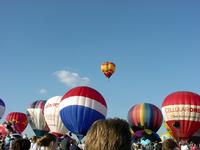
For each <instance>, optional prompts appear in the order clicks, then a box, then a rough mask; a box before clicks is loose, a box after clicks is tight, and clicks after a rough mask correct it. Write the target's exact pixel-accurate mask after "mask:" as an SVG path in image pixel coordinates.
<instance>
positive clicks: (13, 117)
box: [6, 112, 28, 134]
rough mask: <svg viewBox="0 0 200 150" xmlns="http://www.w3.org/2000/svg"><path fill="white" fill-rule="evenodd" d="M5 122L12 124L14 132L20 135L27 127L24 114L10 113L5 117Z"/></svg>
mask: <svg viewBox="0 0 200 150" xmlns="http://www.w3.org/2000/svg"><path fill="white" fill-rule="evenodd" d="M6 122H7V123H10V124H12V126H13V128H14V130H15V131H17V132H18V133H20V134H21V133H22V132H23V131H24V130H25V128H26V127H27V125H28V121H27V117H26V114H24V113H22V112H11V113H9V114H8V115H7V116H6Z"/></svg>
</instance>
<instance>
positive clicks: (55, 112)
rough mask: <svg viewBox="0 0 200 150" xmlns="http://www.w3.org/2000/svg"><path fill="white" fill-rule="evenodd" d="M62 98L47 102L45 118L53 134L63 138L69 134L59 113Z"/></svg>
mask: <svg viewBox="0 0 200 150" xmlns="http://www.w3.org/2000/svg"><path fill="white" fill-rule="evenodd" d="M61 98H62V96H54V97H51V98H50V99H48V100H47V102H46V104H45V106H44V118H45V120H46V122H47V125H48V126H49V129H50V131H51V133H53V134H54V135H56V136H62V135H64V134H66V133H67V129H66V128H65V126H64V124H63V122H62V120H61V118H60V112H59V104H60V101H61Z"/></svg>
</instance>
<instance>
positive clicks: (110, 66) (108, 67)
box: [101, 62, 116, 78]
mask: <svg viewBox="0 0 200 150" xmlns="http://www.w3.org/2000/svg"><path fill="white" fill-rule="evenodd" d="M115 70H116V66H115V64H114V63H112V62H105V63H103V64H102V65H101V71H102V72H103V73H104V75H105V76H106V77H107V78H110V77H111V76H112V74H113V73H114V72H115Z"/></svg>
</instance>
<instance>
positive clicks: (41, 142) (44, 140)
mask: <svg viewBox="0 0 200 150" xmlns="http://www.w3.org/2000/svg"><path fill="white" fill-rule="evenodd" d="M56 141H57V138H56V136H55V135H53V134H50V133H47V134H45V135H44V136H43V137H41V138H39V139H38V140H37V145H38V146H44V147H48V146H50V143H51V142H56Z"/></svg>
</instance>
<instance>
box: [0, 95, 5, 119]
mask: <svg viewBox="0 0 200 150" xmlns="http://www.w3.org/2000/svg"><path fill="white" fill-rule="evenodd" d="M5 109H6V106H5V103H4V101H3V100H2V99H0V119H1V118H2V116H3V114H4V112H5Z"/></svg>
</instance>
